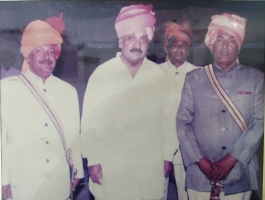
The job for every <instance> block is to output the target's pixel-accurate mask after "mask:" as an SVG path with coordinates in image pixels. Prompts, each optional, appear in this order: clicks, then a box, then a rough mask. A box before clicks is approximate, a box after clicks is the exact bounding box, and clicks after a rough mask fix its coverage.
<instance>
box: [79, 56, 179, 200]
mask: <svg viewBox="0 0 265 200" xmlns="http://www.w3.org/2000/svg"><path fill="white" fill-rule="evenodd" d="M119 55H120V54H117V57H116V58H113V59H111V60H109V61H107V62H106V63H104V64H102V65H101V66H99V67H98V68H97V69H96V70H95V71H94V73H93V74H92V75H91V77H90V79H89V82H88V86H87V89H86V93H85V99H84V106H83V116H82V126H81V128H82V129H81V130H82V131H81V132H82V134H81V136H82V154H83V156H84V157H87V158H88V165H89V166H91V165H94V164H101V166H102V171H103V181H102V186H100V185H98V184H93V182H92V181H91V180H90V190H91V191H92V193H93V194H94V195H95V197H96V199H100V200H105V199H107V200H124V199H126V200H140V199H161V198H162V197H163V185H164V169H163V161H164V160H168V161H172V159H173V154H174V152H175V150H176V146H177V144H176V142H177V141H176V140H175V137H176V136H175V135H176V133H175V123H171V124H170V123H169V122H171V121H170V120H168V119H169V117H170V116H169V115H168V114H169V113H170V112H169V111H168V110H166V109H165V108H168V106H165V104H167V103H168V102H170V101H169V100H168V99H167V91H168V90H169V85H168V82H167V78H166V74H165V72H164V71H163V69H162V68H161V67H159V66H158V65H156V64H155V63H153V62H151V61H149V60H147V59H146V58H145V59H144V60H143V64H142V66H141V67H140V69H139V71H138V72H137V74H136V75H135V77H134V78H133V79H132V77H131V74H130V73H129V71H128V69H127V68H126V67H125V66H124V64H123V63H122V61H121V59H120V56H119Z"/></svg>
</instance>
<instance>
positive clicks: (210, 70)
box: [205, 64, 247, 132]
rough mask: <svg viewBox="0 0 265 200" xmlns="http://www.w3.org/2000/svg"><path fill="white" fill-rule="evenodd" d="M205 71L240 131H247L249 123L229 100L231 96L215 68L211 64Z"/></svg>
mask: <svg viewBox="0 0 265 200" xmlns="http://www.w3.org/2000/svg"><path fill="white" fill-rule="evenodd" d="M205 70H206V74H207V76H208V78H209V80H210V83H211V85H212V87H213V89H214V91H215V92H216V94H217V96H218V97H219V98H220V100H221V101H222V103H223V104H224V106H225V107H226V109H227V110H228V111H229V112H230V114H231V115H232V117H233V118H234V120H235V121H236V123H237V124H238V126H239V127H240V129H241V130H242V131H243V132H244V131H245V130H246V129H247V123H246V121H245V119H244V117H243V116H242V114H241V113H240V111H239V110H238V108H237V107H236V105H235V104H234V103H233V101H232V100H231V99H230V98H229V96H228V95H227V94H226V92H225V91H224V89H223V88H222V86H221V85H220V83H219V81H218V80H217V78H216V76H215V74H214V71H213V66H212V65H211V64H210V65H207V66H205Z"/></svg>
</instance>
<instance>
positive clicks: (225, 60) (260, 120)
mask: <svg viewBox="0 0 265 200" xmlns="http://www.w3.org/2000/svg"><path fill="white" fill-rule="evenodd" d="M245 26H246V20H245V19H244V18H242V17H240V16H237V15H233V14H227V13H224V14H221V15H214V16H213V17H212V21H211V23H210V25H209V27H208V32H207V34H206V37H205V43H206V45H207V46H208V47H209V49H210V51H211V53H212V54H213V63H212V64H211V65H209V66H206V67H205V68H200V69H195V70H193V71H191V72H189V73H187V75H186V79H185V82H184V86H183V90H182V98H181V103H180V105H179V109H178V113H177V134H178V138H179V143H180V148H181V152H182V156H183V161H184V164H185V166H186V187H187V191H188V195H189V199H190V200H209V199H210V196H211V199H218V198H220V200H249V199H250V196H251V191H252V190H257V189H258V183H257V169H258V163H257V157H256V155H255V152H256V150H257V148H258V146H259V144H260V142H261V139H262V135H263V131H264V73H262V72H261V71H259V70H258V69H255V68H253V67H246V66H244V65H242V64H239V63H238V62H237V56H238V54H239V52H240V49H241V46H242V44H243V41H244V35H245V28H246V27H245ZM208 70H209V71H208ZM241 124H243V125H244V127H242V126H241ZM210 183H211V184H212V186H211V185H210Z"/></svg>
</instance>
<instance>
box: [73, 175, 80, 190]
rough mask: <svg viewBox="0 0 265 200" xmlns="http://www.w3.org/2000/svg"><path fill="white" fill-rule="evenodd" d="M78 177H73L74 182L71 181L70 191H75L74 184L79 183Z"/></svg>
mask: <svg viewBox="0 0 265 200" xmlns="http://www.w3.org/2000/svg"><path fill="white" fill-rule="evenodd" d="M79 182H80V179H79V178H75V179H74V182H73V183H72V191H73V192H74V191H75V188H76V186H77V185H78V184H79Z"/></svg>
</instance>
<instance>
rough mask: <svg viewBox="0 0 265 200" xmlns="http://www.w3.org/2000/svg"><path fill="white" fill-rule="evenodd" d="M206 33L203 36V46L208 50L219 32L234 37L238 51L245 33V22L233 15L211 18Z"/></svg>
mask: <svg viewBox="0 0 265 200" xmlns="http://www.w3.org/2000/svg"><path fill="white" fill-rule="evenodd" d="M211 19H212V21H211V23H210V24H209V27H208V32H207V34H206V36H205V44H206V46H208V48H210V49H211V48H212V45H213V44H214V42H215V40H216V38H217V36H218V33H219V31H220V30H222V31H225V32H227V33H228V34H230V35H232V36H234V37H235V39H236V41H237V44H238V49H239V50H240V48H241V46H242V44H243V41H244V37H245V32H246V20H245V19H244V18H242V17H239V16H237V15H233V14H227V13H223V14H221V15H214V16H212V17H211Z"/></svg>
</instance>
